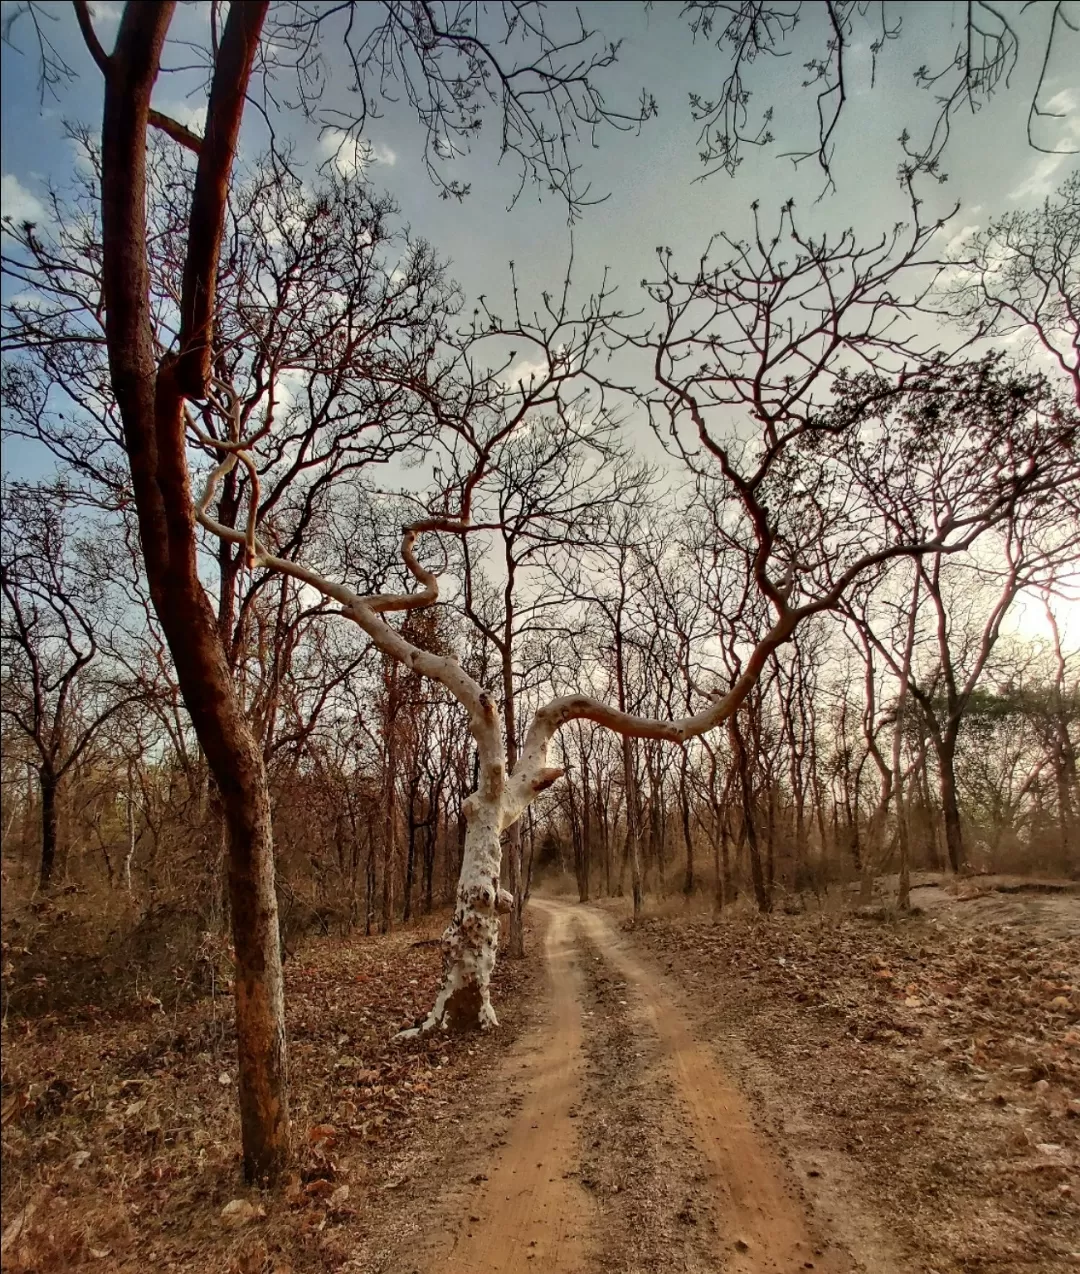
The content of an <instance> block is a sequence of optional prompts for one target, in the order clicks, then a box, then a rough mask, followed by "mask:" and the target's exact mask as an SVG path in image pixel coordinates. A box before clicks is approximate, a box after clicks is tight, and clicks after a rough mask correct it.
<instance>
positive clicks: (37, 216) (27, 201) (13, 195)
mask: <svg viewBox="0 0 1080 1274" xmlns="http://www.w3.org/2000/svg"><path fill="white" fill-rule="evenodd" d="M0 215H2V216H4V217H5V218H6V217H10V218H11V220H12V221H14V222H15V223H16V225H18V224H19V223H20V222H23V221H33V222H34V223H35V225H40V224H41V222H43V221H47V220H48V219H49V214H48V212H47V211H46V209H45V205H44V204H43V203H42V202H41V200H40V199H39V198H38V197H37V195H35V194H33V193H32V192H31V191H29V190H27V189H26V187H25V186H24V185H23V184H22V182H21V181H20V180H19V179H18V177H16V176H15V174H14V173H4V174H3V176H2V177H0Z"/></svg>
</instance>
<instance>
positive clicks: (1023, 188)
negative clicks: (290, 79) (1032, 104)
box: [1009, 88, 1080, 203]
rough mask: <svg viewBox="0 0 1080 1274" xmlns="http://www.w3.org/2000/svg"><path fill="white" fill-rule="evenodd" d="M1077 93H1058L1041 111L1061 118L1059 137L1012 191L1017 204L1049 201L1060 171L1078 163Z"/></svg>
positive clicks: (1078, 115)
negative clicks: (1030, 200) (1070, 164)
mask: <svg viewBox="0 0 1080 1274" xmlns="http://www.w3.org/2000/svg"><path fill="white" fill-rule="evenodd" d="M1078 105H1080V103H1078V101H1077V96H1076V94H1075V93H1074V92H1073V91H1072V90H1071V89H1067V88H1066V89H1062V90H1061V91H1060V92H1059V93H1055V94H1054V96H1053V97H1051V98H1050V99H1049V100H1048V101H1047V102H1046V103H1045V105H1043V106H1042V107H1041V108H1040V109H1041V110H1042V112H1043V114H1044V115H1057V116H1060V117H1061V119H1060V126H1059V129H1058V136H1057V138H1056V139H1055V140H1054V141H1053V143H1051V144H1049V145H1048V146H1047V149H1048V150H1050V151H1051V153H1050V154H1046V155H1042V156H1041V157H1040V158H1039V159H1037V160H1036V161H1035V163H1034V165H1033V167H1032V169H1031V171H1030V172H1029V173H1028V175H1027V176H1026V177H1025V178H1024V180H1023V181H1022V182H1020V184H1019V185H1018V186H1017V187H1016V188H1015V190H1011V191H1010V192H1009V198H1010V199H1011V200H1013V201H1014V202H1017V203H1018V202H1020V201H1022V200H1026V199H1045V198H1046V197H1047V195H1052V194H1053V193H1054V188H1055V186H1056V185H1057V182H1056V181H1055V178H1056V176H1057V173H1058V170H1059V169H1060V168H1061V167H1062V166H1063V165H1064V164H1067V163H1068V162H1069V161H1070V160H1072V161H1075V159H1076V155H1077V152H1078V151H1080V109H1078Z"/></svg>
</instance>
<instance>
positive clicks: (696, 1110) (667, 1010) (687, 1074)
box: [547, 904, 855, 1274]
mask: <svg viewBox="0 0 1080 1274" xmlns="http://www.w3.org/2000/svg"><path fill="white" fill-rule="evenodd" d="M547 905H548V906H549V907H550V908H551V909H552V911H553V912H554V914H555V915H558V914H559V913H560V912H561V913H564V914H565V913H566V912H570V913H571V914H572V915H573V916H574V920H575V922H576V924H577V925H578V927H579V928H580V930H581V931H582V932H583V933H584V934H585V935H586V936H587V937H588V939H589V941H590V942H591V943H592V944H593V945H594V947H595V948H596V950H597V951H598V952H599V953H600V955H601V956H602V958H603V959H604V960H606V961H607V962H608V964H609V965H610V966H611V967H612V968H614V969H615V970H617V972H618V973H619V974H620V975H621V976H622V977H623V978H624V979H625V981H626V982H627V983H628V985H630V986H631V987H633V988H634V991H635V993H636V994H637V995H638V996H639V997H640V1000H641V1006H642V1008H643V1010H644V1014H645V1017H646V1020H647V1021H648V1022H649V1023H650V1024H651V1026H652V1027H653V1029H654V1030H655V1031H656V1033H657V1035H658V1037H659V1039H660V1043H661V1047H662V1049H663V1050H664V1052H665V1053H666V1055H667V1059H668V1068H669V1071H670V1074H671V1077H672V1079H673V1081H674V1084H675V1090H676V1101H677V1102H678V1103H679V1104H680V1105H682V1106H683V1107H684V1108H685V1110H686V1111H687V1113H688V1115H689V1125H690V1129H689V1131H690V1133H691V1136H692V1138H693V1141H694V1143H695V1145H696V1148H697V1149H698V1151H699V1152H700V1153H701V1155H702V1156H703V1158H704V1160H705V1162H706V1164H707V1165H708V1177H707V1180H706V1182H705V1183H704V1184H703V1186H702V1188H701V1192H702V1193H704V1194H711V1195H712V1197H713V1200H714V1201H715V1203H716V1205H717V1210H718V1217H717V1220H718V1228H719V1235H718V1243H719V1250H718V1252H717V1256H718V1258H720V1259H722V1260H723V1266H722V1268H723V1269H724V1270H725V1271H726V1272H728V1274H795V1271H798V1270H803V1269H813V1270H816V1271H824V1274H847V1272H848V1271H850V1270H852V1269H853V1268H855V1267H854V1263H853V1262H852V1260H851V1258H850V1257H849V1256H848V1255H847V1254H846V1253H845V1252H842V1251H840V1250H839V1249H838V1248H836V1247H834V1246H832V1245H831V1244H829V1243H827V1242H826V1241H825V1240H824V1239H823V1237H822V1236H821V1235H820V1234H819V1233H818V1232H817V1231H816V1229H815V1227H814V1225H813V1222H812V1220H811V1218H810V1217H809V1215H808V1212H807V1209H806V1207H805V1205H804V1204H803V1202H802V1201H801V1200H799V1199H798V1197H797V1196H796V1193H795V1191H794V1189H793V1185H792V1183H791V1181H790V1179H789V1174H788V1173H787V1171H786V1170H785V1168H784V1166H783V1164H782V1163H781V1162H780V1160H779V1158H778V1156H777V1155H776V1153H775V1152H774V1151H773V1150H772V1149H771V1147H770V1146H769V1145H768V1144H767V1143H766V1142H765V1141H764V1140H763V1139H762V1137H761V1135H760V1133H759V1132H758V1131H757V1130H756V1128H755V1127H754V1123H753V1119H752V1117H751V1112H750V1108H749V1105H748V1103H747V1101H746V1099H745V1098H744V1097H743V1095H742V1093H741V1092H740V1091H739V1089H738V1088H737V1087H736V1086H735V1084H734V1083H733V1082H732V1081H731V1079H730V1078H729V1077H728V1076H727V1075H726V1074H725V1073H724V1071H723V1070H722V1069H721V1068H720V1066H719V1065H718V1064H717V1063H716V1061H715V1060H714V1059H713V1057H712V1054H711V1052H710V1050H709V1049H708V1048H707V1047H706V1046H705V1045H703V1044H700V1043H698V1041H697V1040H695V1039H694V1037H693V1035H692V1033H691V1030H690V1026H689V1024H688V1022H687V1020H686V1018H685V1017H684V1016H683V1014H682V1013H681V1012H679V1010H678V1009H676V1008H675V1007H674V1006H673V1004H672V1001H671V998H670V996H669V995H668V994H667V993H666V992H665V990H664V987H663V984H662V981H661V980H659V979H658V977H657V974H656V973H655V972H654V971H652V970H650V969H648V968H647V967H646V966H645V965H644V964H643V963H642V962H641V961H639V960H638V959H637V958H636V956H634V955H633V954H631V953H630V952H629V951H627V950H626V948H625V947H624V946H623V944H622V943H621V941H620V939H619V937H618V935H617V934H616V933H615V931H614V930H613V928H612V926H611V924H610V922H609V921H608V920H607V919H606V918H605V917H604V916H602V915H600V914H599V913H597V912H595V911H592V910H590V909H588V908H585V907H570V906H567V905H566V904H547Z"/></svg>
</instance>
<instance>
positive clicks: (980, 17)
mask: <svg viewBox="0 0 1080 1274" xmlns="http://www.w3.org/2000/svg"><path fill="white" fill-rule="evenodd" d="M1029 11H1030V12H1029ZM680 12H681V16H682V17H683V18H684V19H685V21H686V22H687V23H688V24H689V27H690V31H691V34H692V35H693V37H694V39H695V40H697V39H699V38H700V39H702V40H706V41H709V42H710V43H712V44H714V45H715V46H716V48H717V50H718V52H719V53H720V55H721V57H722V59H723V61H724V63H725V64H726V73H725V77H724V79H723V80H722V82H721V84H720V86H719V89H718V90H715V91H710V92H708V93H701V92H694V93H691V95H690V113H691V115H692V117H693V119H694V120H695V122H696V123H697V124H699V125H700V128H701V132H700V135H699V138H698V145H699V155H700V159H701V162H702V164H703V165H704V168H705V171H704V173H703V174H702V177H703V178H704V177H709V176H711V175H712V174H714V173H716V172H719V171H724V172H727V173H728V174H729V175H732V174H734V173H735V171H736V169H737V168H738V166H739V165H740V164H741V163H742V161H743V159H744V152H745V151H746V150H747V149H748V148H749V149H754V148H765V147H769V146H771V145H772V144H773V142H774V141H775V140H776V135H777V131H778V128H779V127H780V125H779V124H778V122H777V116H778V115H782V113H783V112H784V111H785V109H786V108H787V106H788V104H787V103H785V102H771V103H769V104H768V105H767V106H766V107H765V108H764V109H763V110H762V111H761V113H760V115H759V116H758V117H757V118H756V119H753V118H752V117H751V108H750V99H751V97H752V96H753V93H754V87H753V83H754V79H755V77H757V76H758V75H759V74H760V72H759V71H758V69H757V65H756V64H757V63H759V62H760V61H763V60H765V59H766V58H783V57H790V56H791V55H792V54H793V53H795V51H796V50H795V48H794V47H791V46H793V45H795V44H796V43H797V42H799V43H801V44H802V48H800V50H799V52H800V53H802V52H803V50H805V53H807V54H809V58H808V60H807V61H805V62H804V63H803V64H802V68H801V69H802V71H803V72H804V73H805V77H806V78H805V79H804V80H803V81H802V85H801V87H802V88H803V89H804V90H809V91H810V92H811V93H812V94H813V97H814V106H815V110H814V115H813V117H814V119H815V123H816V130H815V131H816V138H815V140H814V142H812V143H810V144H809V145H808V144H806V143H805V142H802V143H801V144H800V143H798V142H797V143H795V144H794V145H793V147H792V149H790V150H788V151H785V152H783V157H784V158H787V159H791V160H792V161H793V162H794V163H795V165H796V166H798V165H800V164H802V163H805V162H806V161H807V160H810V161H813V162H815V163H816V164H817V165H818V167H819V168H820V169H821V172H822V174H823V177H824V180H825V189H826V190H829V189H832V188H834V186H835V182H834V179H833V161H834V157H835V148H836V142H837V139H838V138H839V136H840V134H841V123H842V121H843V120H844V118H845V117H848V116H850V115H851V114H852V113H854V107H853V105H852V98H853V96H854V88H853V85H854V82H855V74H856V71H857V70H861V71H864V72H869V79H870V83H871V86H873V85H874V82H875V79H876V74H877V69H878V63H879V62H883V61H885V59H886V58H888V57H892V58H895V57H896V56H897V53H898V52H899V53H901V54H902V52H903V50H904V49H905V48H906V47H907V43H908V42H907V41H906V40H905V27H904V23H905V19H911V16H912V15H906V14H904V13H903V12H901V11H900V10H897V9H896V8H895V7H890V6H888V5H887V4H885V3H884V0H875V2H874V3H869V4H862V3H855V2H854V0H827V2H826V3H823V4H810V3H807V2H806V0H687V2H685V3H683V5H682V8H681V11H680ZM939 14H940V15H941V17H942V19H944V14H943V12H942V11H940V10H939V11H937V12H936V13H934V14H931V20H933V19H934V18H936V17H938V15H939ZM920 18H921V20H922V21H925V18H923V17H922V15H920ZM796 30H798V35H796V34H795V32H796ZM1077 30H1078V26H1077V23H1076V18H1075V16H1074V15H1073V14H1072V13H1071V11H1070V7H1069V5H1068V4H1067V3H1065V2H1064V0H1053V2H1052V3H1048V4H1044V5H1038V6H1031V5H1025V6H1022V7H1021V8H1020V9H1019V10H1015V9H1008V10H1006V9H1003V8H1002V7H1001V6H1000V5H995V4H990V3H987V0H975V3H972V4H969V5H967V6H966V7H965V9H964V12H963V14H962V16H961V18H960V20H959V22H955V23H954V22H950V23H949V28H948V30H947V31H945V32H942V35H943V37H944V38H943V40H942V42H941V43H942V45H943V52H942V56H941V60H940V61H939V62H937V63H936V64H933V65H929V64H925V63H924V64H923V65H921V66H919V67H918V68H917V69H916V70H915V73H914V79H915V85H916V87H918V88H920V89H923V90H925V91H926V92H927V93H928V94H932V95H933V98H932V102H931V103H930V105H931V112H932V115H931V124H930V127H929V129H928V130H927V131H926V133H925V135H923V136H914V137H913V135H912V133H911V131H909V128H908V127H906V126H905V127H904V129H903V132H902V134H901V136H900V145H901V148H902V159H901V165H900V167H901V176H902V177H905V178H906V177H908V176H910V175H911V174H913V173H915V172H923V173H929V174H931V175H934V176H940V172H941V163H942V161H943V159H944V156H945V151H946V149H947V147H948V143H949V140H950V134H951V132H952V127H953V123H954V121H955V118H956V116H957V115H958V114H959V113H960V112H961V111H967V112H969V113H971V114H974V113H975V112H976V111H978V110H979V109H980V108H981V107H982V106H984V105H985V104H986V102H987V101H989V99H990V98H992V97H993V96H994V94H995V93H999V92H1007V91H1008V90H1010V89H1013V91H1016V90H1015V89H1014V86H1013V80H1014V78H1016V79H1018V80H1019V78H1020V77H1019V76H1017V75H1016V71H1017V65H1018V62H1019V59H1020V53H1021V48H1022V47H1027V46H1031V47H1032V48H1033V49H1034V51H1035V52H1036V53H1037V56H1038V66H1039V69H1038V72H1037V76H1036V78H1035V81H1034V83H1029V84H1028V86H1027V87H1026V89H1025V90H1024V91H1025V92H1026V96H1027V137H1028V142H1029V144H1030V145H1031V146H1032V147H1033V148H1034V149H1036V150H1039V151H1043V152H1045V153H1049V154H1061V153H1071V152H1069V151H1068V149H1067V146H1066V145H1065V144H1063V143H1060V142H1055V139H1054V137H1053V128H1052V125H1049V124H1048V122H1047V121H1050V120H1054V119H1056V118H1059V115H1058V112H1056V111H1055V109H1054V108H1053V106H1052V105H1051V103H1050V101H1049V100H1048V99H1047V98H1046V96H1045V91H1044V90H1045V84H1046V79H1047V75H1048V74H1050V73H1051V70H1052V64H1053V60H1054V59H1055V58H1057V59H1062V60H1065V59H1067V58H1068V49H1069V47H1071V46H1070V37H1071V36H1075V34H1076V33H1077ZM954 40H955V44H952V41H954ZM804 56H805V54H804ZM860 59H862V61H863V63H864V65H863V66H862V67H859V66H858V63H859V61H860ZM866 62H869V66H866V65H865V63H866ZM913 106H917V103H913ZM863 109H865V106H864V107H863ZM917 131H921V130H917Z"/></svg>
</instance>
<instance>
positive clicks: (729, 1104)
mask: <svg viewBox="0 0 1080 1274" xmlns="http://www.w3.org/2000/svg"><path fill="white" fill-rule="evenodd" d="M977 892H979V896H973V897H968V898H966V899H964V898H963V897H962V896H961V895H957V894H956V893H955V892H952V891H947V890H945V889H942V888H940V887H934V888H931V887H926V886H924V887H922V888H920V889H919V890H918V891H917V893H916V902H917V903H918V905H919V907H920V908H921V912H920V914H917V915H916V916H915V917H913V918H909V919H904V920H894V919H885V920H881V919H861V918H859V917H857V916H854V915H851V914H848V913H844V912H840V911H836V912H821V913H814V914H809V913H807V914H802V915H796V916H792V915H777V916H774V917H759V916H756V915H751V914H750V913H749V912H744V911H740V910H738V909H736V910H735V911H733V912H732V913H731V914H729V915H728V916H725V918H724V919H723V921H722V922H721V923H715V922H714V921H713V919H712V918H711V916H708V915H706V914H704V913H703V912H701V911H694V910H693V909H687V908H686V907H685V906H684V905H683V904H682V903H681V902H678V903H669V904H668V905H667V906H666V907H663V908H660V909H657V910H656V912H655V913H654V914H647V915H646V917H645V918H644V919H643V920H641V921H640V922H639V923H638V924H637V926H634V927H631V926H630V925H629V920H628V916H627V912H626V907H625V904H623V903H621V902H619V903H615V902H612V903H606V904H603V905H601V906H584V907H583V906H579V905H577V904H574V903H571V902H569V901H568V900H565V899H557V898H547V899H537V901H536V903H535V905H534V906H533V907H532V908H531V912H530V915H531V920H530V934H529V937H530V951H531V952H532V958H530V959H529V960H526V961H524V962H513V961H510V960H506V959H504V960H502V961H500V964H499V972H498V985H497V986H496V988H495V993H496V1003H497V1006H498V1010H499V1013H500V1020H501V1022H502V1026H501V1028H500V1030H498V1031H496V1032H492V1033H489V1034H486V1035H484V1036H469V1037H462V1038H458V1039H448V1038H446V1037H441V1036H440V1037H436V1038H431V1039H427V1040H422V1041H414V1042H409V1043H407V1044H404V1045H402V1044H394V1045H391V1044H389V1043H388V1040H389V1038H390V1035H391V1034H392V1033H393V1031H394V1030H395V1029H396V1028H397V1027H399V1026H400V1025H402V1024H403V1023H404V1022H405V1021H406V1020H408V1019H409V1018H411V1017H412V1016H413V1015H414V1014H415V1013H419V1012H420V1011H421V1010H422V1009H423V1008H424V1007H426V1003H427V1000H428V998H429V997H430V995H431V992H432V989H433V987H434V985H435V982H436V977H437V969H438V951H437V948H436V947H435V946H433V945H430V944H429V945H417V943H418V942H424V941H425V940H427V939H430V938H432V937H434V936H435V934H436V933H437V932H438V928H439V925H440V924H441V923H442V918H440V919H438V920H436V919H432V920H431V921H430V922H426V923H425V924H424V925H423V926H421V927H420V928H419V929H418V930H410V931H407V932H405V933H401V934H395V935H392V936H390V937H386V938H369V939H365V938H359V937H358V938H347V939H329V938H327V939H323V940H320V941H318V942H316V943H313V944H310V945H309V946H307V947H305V948H304V949H303V950H302V951H301V953H300V954H299V956H297V957H296V958H295V960H290V961H289V962H288V964H287V965H286V973H287V977H288V993H289V1004H290V1008H289V1030H290V1051H291V1066H292V1076H293V1084H292V1091H293V1114H294V1123H295V1126H296V1137H297V1147H296V1150H297V1164H298V1170H297V1172H296V1174H295V1175H294V1177H293V1178H292V1180H291V1181H290V1183H289V1184H288V1186H287V1187H286V1188H285V1190H284V1191H283V1192H281V1193H280V1194H278V1195H276V1196H272V1195H264V1194H260V1193H259V1192H258V1191H254V1190H245V1189H243V1188H242V1187H241V1186H240V1185H239V1174H238V1163H237V1158H236V1149H235V1147H236V1127H235V1125H236V1116H235V1113H234V1111H233V1106H234V1103H235V1091H234V1084H235V1079H234V1076H233V1074H232V1073H231V1067H232V1049H233V1041H232V1039H231V1030H230V1027H229V1024H228V1021H227V1014H226V1012H225V1006H226V1003H227V1001H223V1000H222V999H221V998H220V997H218V998H217V999H216V1000H214V999H211V1000H210V1001H207V1000H205V999H204V1000H202V1001H199V1002H197V1003H195V1004H188V1005H186V1006H183V1007H179V1008H177V1009H175V1010H173V1011H172V1012H170V1013H166V1012H165V1010H164V1006H160V1005H159V1006H156V1007H155V1006H154V1005H148V1004H141V1003H140V1004H136V1005H131V1006H128V1007H127V1008H126V1009H121V1008H119V1007H118V1008H117V1009H116V1010H115V1011H111V1012H110V1013H109V1014H107V1015H106V1014H101V1013H93V1012H90V1011H88V1010H87V1011H82V1012H81V1013H80V1012H78V1011H75V1010H72V1011H70V1012H68V1013H67V1014H65V1015H59V1014H53V1015H46V1016H39V1017H36V1018H30V1017H26V1018H22V1019H19V1020H13V1021H11V1022H9V1023H7V1024H6V1027H5V1039H4V1089H3V1091H4V1107H3V1119H4V1235H3V1248H4V1251H3V1268H4V1270H5V1271H11V1274H31V1272H34V1274H37V1272H39V1271H40V1272H42V1274H44V1272H45V1271H53V1270H58V1271H59V1270H67V1269H82V1268H86V1269H88V1270H95V1271H101V1274H111V1272H112V1271H116V1272H117V1274H121V1272H123V1274H127V1272H128V1271H131V1272H134V1271H136V1270H138V1271H140V1274H141V1272H142V1271H143V1270H144V1269H145V1268H146V1267H147V1266H153V1267H154V1268H155V1269H156V1270H160V1271H173V1270H175V1271H184V1272H185V1274H188V1272H189V1271H190V1272H191V1274H196V1272H198V1274H202V1272H203V1271H206V1272H208V1274H216V1272H217V1271H221V1272H222V1274H308V1272H309V1271H312V1272H315V1271H319V1272H321V1271H341V1272H342V1274H345V1272H348V1274H375V1272H376V1271H380V1272H385V1274H485V1272H492V1274H493V1272H494V1271H503V1272H507V1274H508V1272H511V1271H531V1270H538V1269H542V1270H544V1274H572V1272H575V1271H581V1272H582V1274H586V1272H587V1274H607V1272H612V1274H614V1271H620V1272H623V1271H625V1272H626V1274H631V1272H634V1274H639V1272H640V1274H645V1272H646V1271H657V1272H660V1271H665V1272H670V1274H675V1272H680V1274H681V1272H683V1271H686V1274H704V1271H726V1272H728V1274H766V1272H769V1274H789V1272H790V1274H795V1271H799V1270H804V1269H812V1270H816V1271H824V1272H825V1274H845V1272H851V1274H854V1272H855V1271H864V1272H865V1274H892V1272H894V1271H895V1272H896V1274H1036V1272H1038V1274H1065V1271H1073V1270H1077V1269H1080V1187H1078V1185H1077V1180H1078V1172H1077V1169H1078V1165H1080V1026H1078V1025H1077V1022H1078V1018H1080V897H1077V896H1076V895H1070V896H1065V895H1053V896H1051V895H1035V894H1030V893H1013V894H1007V895H1006V894H998V893H985V892H980V891H978V890H977V889H976V888H975V887H969V888H968V889H967V893H968V894H975V893H977Z"/></svg>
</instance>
